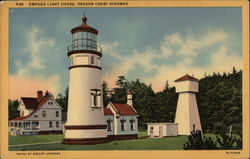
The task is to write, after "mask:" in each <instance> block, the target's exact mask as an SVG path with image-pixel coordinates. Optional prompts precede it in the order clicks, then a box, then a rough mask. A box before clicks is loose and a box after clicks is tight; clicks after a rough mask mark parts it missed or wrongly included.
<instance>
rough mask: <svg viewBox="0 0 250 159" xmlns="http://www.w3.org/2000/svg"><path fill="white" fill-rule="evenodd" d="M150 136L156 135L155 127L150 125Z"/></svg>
mask: <svg viewBox="0 0 250 159" xmlns="http://www.w3.org/2000/svg"><path fill="white" fill-rule="evenodd" d="M150 137H154V127H153V126H151V127H150Z"/></svg>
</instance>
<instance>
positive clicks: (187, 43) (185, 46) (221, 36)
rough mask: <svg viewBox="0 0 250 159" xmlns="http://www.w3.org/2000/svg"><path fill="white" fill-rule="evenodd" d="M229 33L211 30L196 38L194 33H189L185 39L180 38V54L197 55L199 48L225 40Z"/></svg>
mask: <svg viewBox="0 0 250 159" xmlns="http://www.w3.org/2000/svg"><path fill="white" fill-rule="evenodd" d="M227 37H228V35H227V34H226V33H225V32H224V31H223V30H217V31H214V32H212V31H209V32H208V33H207V35H205V36H204V37H202V38H200V39H195V38H194V37H193V35H188V36H187V37H186V38H185V39H184V40H182V41H181V40H180V43H179V44H180V50H179V51H178V54H179V55H183V56H193V57H195V56H197V53H199V52H198V51H197V49H201V48H204V47H208V46H210V45H213V44H216V43H220V42H224V41H225V40H226V39H227Z"/></svg>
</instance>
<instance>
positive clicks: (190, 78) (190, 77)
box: [175, 74, 199, 82]
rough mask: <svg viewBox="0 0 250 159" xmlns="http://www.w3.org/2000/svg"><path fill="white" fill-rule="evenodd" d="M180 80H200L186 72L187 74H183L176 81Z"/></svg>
mask: <svg viewBox="0 0 250 159" xmlns="http://www.w3.org/2000/svg"><path fill="white" fill-rule="evenodd" d="M180 81H195V82H198V81H199V80H198V79H196V78H194V77H192V76H189V75H188V74H186V75H185V76H182V77H181V78H178V79H177V80H175V82H180Z"/></svg>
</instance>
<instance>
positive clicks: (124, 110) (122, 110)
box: [112, 103, 138, 115]
mask: <svg viewBox="0 0 250 159" xmlns="http://www.w3.org/2000/svg"><path fill="white" fill-rule="evenodd" d="M112 104H113V106H114V107H115V109H116V110H117V111H118V114H119V115H138V114H137V112H136V111H135V110H134V109H133V108H132V107H131V106H129V105H128V104H117V103H112Z"/></svg>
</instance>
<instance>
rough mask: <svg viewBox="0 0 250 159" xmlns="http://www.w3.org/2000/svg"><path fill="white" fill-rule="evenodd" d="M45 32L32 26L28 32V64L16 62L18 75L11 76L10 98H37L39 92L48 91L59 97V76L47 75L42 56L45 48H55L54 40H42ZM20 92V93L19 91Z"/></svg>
mask: <svg viewBox="0 0 250 159" xmlns="http://www.w3.org/2000/svg"><path fill="white" fill-rule="evenodd" d="M42 34H43V31H42V30H41V29H40V28H39V27H37V26H32V28H30V29H28V32H27V41H26V46H25V49H24V50H25V51H26V55H23V56H28V57H27V59H28V61H27V62H25V63H24V62H21V61H20V60H16V61H15V65H16V73H15V74H13V75H11V76H10V98H11V99H18V98H20V97H21V96H35V93H36V91H37V90H44V91H45V90H48V91H50V92H52V93H53V94H55V95H57V94H58V93H59V91H60V89H61V85H60V77H59V75H58V74H52V75H45V72H46V71H47V70H46V69H48V68H46V67H45V65H44V63H43V62H44V60H46V59H43V58H42V57H43V56H42V54H44V48H48V47H53V46H54V39H52V38H41V35H42ZM17 90H18V91H17Z"/></svg>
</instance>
